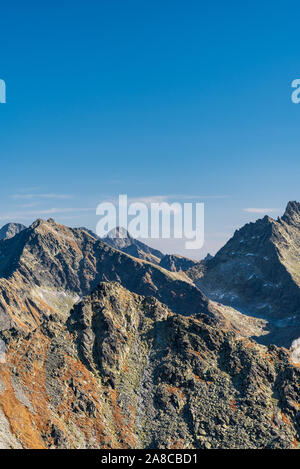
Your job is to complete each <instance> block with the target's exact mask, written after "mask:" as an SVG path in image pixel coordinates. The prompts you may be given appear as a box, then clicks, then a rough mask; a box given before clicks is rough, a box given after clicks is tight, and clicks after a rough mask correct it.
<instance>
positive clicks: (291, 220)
mask: <svg viewBox="0 0 300 469" xmlns="http://www.w3.org/2000/svg"><path fill="white" fill-rule="evenodd" d="M281 220H283V221H285V222H286V223H288V224H289V225H299V226H300V203H299V202H296V201H291V202H289V203H288V204H287V207H286V209H285V212H284V215H283V216H282V218H281Z"/></svg>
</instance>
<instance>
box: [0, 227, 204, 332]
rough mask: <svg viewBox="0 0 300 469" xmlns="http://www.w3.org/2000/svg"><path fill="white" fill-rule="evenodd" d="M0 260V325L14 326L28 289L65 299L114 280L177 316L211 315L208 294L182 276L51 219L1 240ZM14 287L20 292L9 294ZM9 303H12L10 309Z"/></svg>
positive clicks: (30, 318) (30, 320)
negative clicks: (21, 299) (11, 321)
mask: <svg viewBox="0 0 300 469" xmlns="http://www.w3.org/2000/svg"><path fill="white" fill-rule="evenodd" d="M0 259H2V262H0V329H1V318H2V317H3V318H4V319H5V321H6V323H7V324H9V321H10V320H11V317H13V321H14V322H15V324H16V325H17V323H18V321H19V320H20V318H21V317H22V316H24V313H22V308H24V311H26V308H25V307H24V305H23V304H19V305H18V303H19V300H18V299H17V298H19V297H21V298H27V297H29V298H30V297H31V295H32V294H31V291H36V296H37V297H40V298H44V300H45V299H46V298H47V297H48V296H49V294H50V293H49V292H52V293H51V295H52V296H53V295H54V297H59V298H63V296H64V295H65V296H66V301H69V300H70V301H72V300H71V299H72V298H75V297H78V296H80V297H81V296H84V295H87V294H89V293H90V292H92V291H93V289H94V288H96V286H97V285H98V283H99V282H101V281H117V282H119V283H121V284H122V285H123V286H124V287H125V288H127V289H129V290H131V291H133V292H135V293H138V294H142V295H146V296H147V295H148V296H154V297H156V298H157V299H159V300H160V301H162V302H163V303H164V304H166V305H168V306H169V307H170V308H172V309H173V310H174V311H176V312H180V313H182V314H187V315H188V314H197V313H200V312H206V313H207V314H210V313H209V307H208V300H207V298H206V297H205V296H204V295H203V294H202V292H201V291H200V290H198V289H197V288H196V287H195V286H194V285H193V284H192V282H191V281H190V280H189V279H188V278H187V277H186V278H184V277H182V276H181V275H180V274H178V273H177V272H174V273H173V272H168V271H167V270H165V269H163V268H161V267H159V266H156V265H154V264H153V263H149V262H147V261H145V260H141V259H137V258H134V257H132V256H130V255H128V254H126V253H123V252H122V251H120V250H116V249H114V248H112V247H111V246H109V245H107V244H106V243H104V242H103V241H102V240H99V239H96V238H95V237H93V236H91V235H90V234H89V233H88V232H87V231H86V230H83V229H79V228H68V227H67V226H64V225H61V224H59V223H56V222H55V221H54V220H52V219H51V220H48V221H45V220H41V219H38V220H36V221H35V222H34V223H33V224H32V225H31V226H30V227H29V228H26V229H24V230H23V231H22V233H20V235H19V236H16V237H14V238H11V239H9V240H6V241H3V242H2V243H0ZM1 278H2V279H5V281H9V282H10V286H9V289H10V290H11V291H12V298H11V300H9V302H8V295H7V290H8V286H7V282H6V283H5V286H3V289H2V290H1ZM14 287H17V290H22V291H23V293H22V294H21V295H20V294H19V293H14ZM62 295H63V296H62ZM36 301H37V300H35V303H34V309H35V312H36V314H35V315H34V314H32V313H31V312H30V311H28V313H30V316H28V317H27V318H26V320H27V321H28V323H30V325H31V324H32V323H34V322H35V321H36V320H38V315H37V313H38V312H39V311H42V310H43V308H42V307H41V306H40V305H38V304H37V302H36ZM38 301H40V300H38ZM53 301H54V298H52V299H51V301H50V303H48V301H45V304H46V303H47V304H48V305H49V304H50V306H51V305H52V306H51V307H53ZM59 301H60V300H59ZM31 302H32V303H33V301H32V299H31ZM55 302H56V300H55ZM12 305H15V306H14V307H13V309H11V307H12ZM54 309H55V310H56V305H54ZM8 310H10V311H11V314H10V315H8ZM2 312H3V316H2ZM26 314H27V313H26ZM26 314H25V315H26ZM8 316H10V319H9V317H8ZM23 322H24V321H23Z"/></svg>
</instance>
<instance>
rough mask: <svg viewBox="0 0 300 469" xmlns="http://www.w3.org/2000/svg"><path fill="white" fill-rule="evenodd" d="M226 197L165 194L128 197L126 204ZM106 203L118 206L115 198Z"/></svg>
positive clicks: (222, 197)
mask: <svg viewBox="0 0 300 469" xmlns="http://www.w3.org/2000/svg"><path fill="white" fill-rule="evenodd" d="M228 197H229V196H228V195H184V194H166V195H149V196H141V197H128V199H127V200H128V203H136V202H142V203H144V204H151V203H162V202H168V201H173V202H175V201H176V202H182V201H184V200H198V201H203V200H207V199H226V198H228ZM105 201H107V202H112V203H114V204H118V198H117V197H111V198H110V197H108V198H106V199H105Z"/></svg>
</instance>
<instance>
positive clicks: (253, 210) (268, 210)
mask: <svg viewBox="0 0 300 469" xmlns="http://www.w3.org/2000/svg"><path fill="white" fill-rule="evenodd" d="M243 210H244V212H248V213H274V212H280V208H251V207H250V208H244V209H243Z"/></svg>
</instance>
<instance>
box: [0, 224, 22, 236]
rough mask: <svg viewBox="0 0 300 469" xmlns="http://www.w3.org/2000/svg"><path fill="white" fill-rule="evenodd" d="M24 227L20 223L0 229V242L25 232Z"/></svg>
mask: <svg viewBox="0 0 300 469" xmlns="http://www.w3.org/2000/svg"><path fill="white" fill-rule="evenodd" d="M25 228H26V226H25V225H22V223H7V224H6V225H4V226H3V227H2V228H1V229H0V240H5V239H10V238H13V237H14V236H15V235H16V234H18V233H20V232H21V231H23V230H25Z"/></svg>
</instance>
